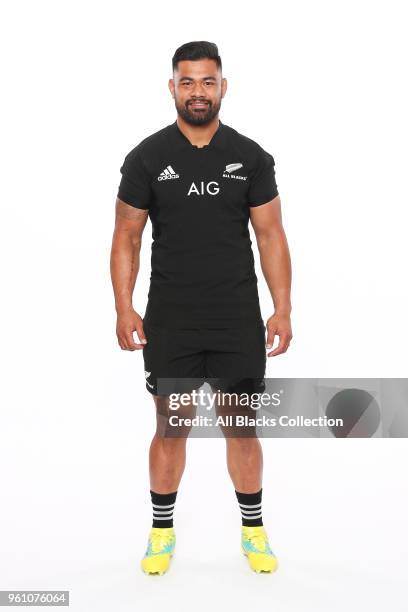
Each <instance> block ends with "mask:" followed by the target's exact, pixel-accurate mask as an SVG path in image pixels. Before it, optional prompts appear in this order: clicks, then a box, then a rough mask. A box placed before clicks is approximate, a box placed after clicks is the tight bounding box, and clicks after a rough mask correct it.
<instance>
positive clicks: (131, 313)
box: [116, 308, 147, 351]
mask: <svg viewBox="0 0 408 612" xmlns="http://www.w3.org/2000/svg"><path fill="white" fill-rule="evenodd" d="M133 332H136V334H137V337H138V340H139V344H137V343H136V342H135V340H134V337H133ZM116 335H117V337H118V342H119V346H120V348H121V349H122V350H123V351H136V350H139V349H142V348H144V346H145V345H146V343H147V340H146V336H145V334H144V330H143V319H142V317H141V316H140V315H139V314H138V313H137V312H136V311H135V310H133V308H131V309H129V310H126V311H123V312H122V311H121V312H118V319H117V323H116Z"/></svg>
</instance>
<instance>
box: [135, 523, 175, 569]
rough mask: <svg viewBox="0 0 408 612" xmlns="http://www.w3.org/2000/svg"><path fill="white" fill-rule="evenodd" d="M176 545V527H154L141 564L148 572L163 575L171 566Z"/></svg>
mask: <svg viewBox="0 0 408 612" xmlns="http://www.w3.org/2000/svg"><path fill="white" fill-rule="evenodd" d="M175 546H176V534H175V532H174V527H168V528H161V527H160V528H159V527H152V528H151V530H150V534H149V540H148V543H147V550H146V553H145V556H144V557H143V559H142V561H141V566H142V569H143V571H144V572H145V573H146V574H159V575H160V576H162V575H163V574H164V573H165V572H166V571H167V570H168V568H169V565H170V560H171V557H172V556H173V553H174V548H175Z"/></svg>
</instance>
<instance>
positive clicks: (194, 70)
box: [169, 59, 227, 125]
mask: <svg viewBox="0 0 408 612" xmlns="http://www.w3.org/2000/svg"><path fill="white" fill-rule="evenodd" d="M169 88H170V91H171V93H172V96H173V97H174V101H175V104H176V110H177V113H178V114H179V115H180V116H181V117H182V118H183V119H184V120H185V121H187V123H190V124H191V125H205V124H206V123H209V122H210V121H211V120H212V119H214V117H215V116H216V115H217V114H218V112H219V110H220V108H221V99H222V98H223V97H224V95H225V92H226V90H227V80H226V79H223V78H222V76H221V71H220V70H219V69H218V67H217V64H216V63H215V61H214V60H210V59H201V60H195V61H187V60H183V61H181V62H179V63H178V66H177V70H175V71H174V77H173V79H170V81H169Z"/></svg>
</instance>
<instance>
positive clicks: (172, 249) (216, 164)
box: [118, 121, 278, 329]
mask: <svg viewBox="0 0 408 612" xmlns="http://www.w3.org/2000/svg"><path fill="white" fill-rule="evenodd" d="M274 166H275V162H274V159H273V157H272V155H270V154H269V153H267V152H266V151H265V150H264V149H263V148H262V147H261V146H260V145H259V144H257V143H256V142H255V141H254V140H251V139H250V138H248V137H246V136H243V135H242V134H240V133H239V132H237V131H236V130H234V129H233V128H231V127H229V126H228V125H225V124H224V123H222V122H221V121H219V126H218V129H217V131H216V132H215V134H214V135H213V137H212V139H211V142H210V143H209V144H208V145H205V146H204V147H197V146H196V145H193V144H191V142H190V141H189V140H188V138H187V137H186V136H185V135H184V134H183V132H182V131H181V130H180V128H179V127H178V124H177V121H175V122H174V123H172V124H170V125H168V126H166V127H165V128H163V129H161V130H159V131H158V132H155V133H154V134H152V135H150V136H148V137H147V138H145V139H144V140H142V141H141V142H140V143H139V144H138V145H137V146H136V147H135V148H134V149H132V150H131V151H130V152H129V153H128V154H127V155H126V157H125V159H124V162H123V165H122V166H121V168H120V172H121V173H122V178H121V181H120V185H119V190H118V198H120V199H121V200H122V201H123V202H126V203H127V204H130V205H131V206H134V207H136V208H142V209H148V210H149V217H150V220H151V223H152V239H153V242H152V254H151V276H150V288H149V294H148V302H147V307H146V312H145V315H144V319H145V320H146V321H149V322H150V323H151V324H155V325H157V326H162V327H167V328H173V329H177V328H188V327H196V328H197V327H198V328H210V327H220V328H221V327H224V328H227V327H239V326H242V325H243V324H251V323H257V322H259V321H262V316H261V310H260V306H259V297H258V288H257V276H256V274H255V268H254V257H253V252H252V248H251V239H250V234H249V228H248V222H249V207H252V206H260V205H261V204H265V203H266V202H269V201H270V200H272V199H273V198H275V197H276V196H277V195H278V189H277V185H276V181H275V168H274Z"/></svg>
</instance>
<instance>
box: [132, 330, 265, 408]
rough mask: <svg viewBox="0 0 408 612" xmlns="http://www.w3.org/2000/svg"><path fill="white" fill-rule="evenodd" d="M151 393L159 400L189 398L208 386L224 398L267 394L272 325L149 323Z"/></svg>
mask: <svg viewBox="0 0 408 612" xmlns="http://www.w3.org/2000/svg"><path fill="white" fill-rule="evenodd" d="M143 328H144V332H145V335H146V339H147V344H146V345H145V346H144V348H143V359H144V370H145V379H146V389H147V390H148V391H149V392H150V393H152V394H153V395H163V396H169V395H170V394H171V393H188V392H190V391H192V390H193V389H198V388H200V387H201V386H202V385H203V384H204V383H205V382H208V383H209V384H210V385H211V386H212V388H213V389H214V390H220V391H222V392H224V393H237V394H239V393H262V392H263V391H264V390H265V381H264V377H265V369H266V347H265V343H266V337H265V331H266V326H265V324H264V322H263V321H262V319H261V320H260V321H259V322H258V323H256V324H251V325H247V326H242V327H240V328H213V329H196V328H194V329H166V328H162V327H157V326H156V325H154V324H151V323H150V321H146V320H144V322H143Z"/></svg>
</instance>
